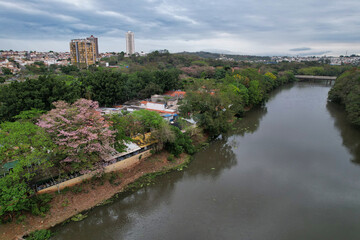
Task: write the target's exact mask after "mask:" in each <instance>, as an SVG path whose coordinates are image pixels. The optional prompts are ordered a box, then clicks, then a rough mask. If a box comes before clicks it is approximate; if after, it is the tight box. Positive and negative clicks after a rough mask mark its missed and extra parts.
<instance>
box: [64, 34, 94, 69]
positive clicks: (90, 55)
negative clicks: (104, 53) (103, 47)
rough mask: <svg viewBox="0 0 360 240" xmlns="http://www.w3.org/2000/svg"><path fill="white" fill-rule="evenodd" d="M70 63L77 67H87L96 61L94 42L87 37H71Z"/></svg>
mask: <svg viewBox="0 0 360 240" xmlns="http://www.w3.org/2000/svg"><path fill="white" fill-rule="evenodd" d="M70 56H71V63H72V64H74V65H77V66H78V67H89V66H90V65H93V64H95V62H96V47H95V42H94V41H92V40H87V39H73V40H71V42H70Z"/></svg>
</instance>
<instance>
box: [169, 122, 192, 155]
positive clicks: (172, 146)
mask: <svg viewBox="0 0 360 240" xmlns="http://www.w3.org/2000/svg"><path fill="white" fill-rule="evenodd" d="M171 130H172V131H173V132H175V141H173V142H167V143H166V144H165V149H166V150H167V151H169V152H170V153H171V154H172V155H175V157H178V156H179V155H180V154H181V153H183V152H186V153H188V154H194V153H195V147H194V145H193V144H192V140H191V138H190V136H189V135H187V134H184V133H182V132H181V131H180V129H178V128H176V127H172V128H171Z"/></svg>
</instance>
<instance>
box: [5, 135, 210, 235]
mask: <svg viewBox="0 0 360 240" xmlns="http://www.w3.org/2000/svg"><path fill="white" fill-rule="evenodd" d="M206 140H207V138H206V137H205V136H202V137H198V139H196V140H195V144H196V145H201V143H203V142H205V141H206ZM168 156H169V154H168V153H167V152H165V151H163V152H160V153H157V154H154V155H152V156H151V157H149V158H146V159H142V160H140V161H139V163H138V164H137V165H135V166H133V167H131V168H127V169H124V170H120V171H117V172H112V173H108V174H106V175H104V176H103V177H101V178H95V179H92V180H89V181H84V182H83V183H81V184H79V185H76V186H74V187H72V188H68V189H64V190H63V191H61V193H60V194H58V193H53V194H52V195H53V196H54V198H53V199H52V201H51V203H50V205H51V209H50V211H49V212H48V213H47V214H46V216H44V217H41V216H33V215H31V214H26V215H25V216H26V217H25V219H24V220H23V221H22V222H21V223H19V222H17V221H16V220H14V221H13V222H11V223H8V224H4V225H0V232H1V235H0V236H1V237H0V238H1V239H3V240H12V239H21V237H22V236H24V235H27V234H29V233H30V232H33V231H36V230H40V229H49V228H51V227H54V226H55V225H57V224H60V223H63V222H66V221H67V220H69V219H71V218H72V217H74V216H76V215H77V214H79V213H84V212H85V211H87V210H90V209H91V208H93V207H96V206H98V205H101V204H104V203H107V202H108V200H109V199H111V198H113V197H115V196H116V195H117V194H119V193H123V192H127V191H131V190H132V189H137V188H139V187H142V186H144V185H142V184H143V183H141V182H142V180H144V178H142V177H145V178H146V176H149V178H154V177H156V176H157V175H161V174H164V173H166V172H169V171H172V170H181V169H182V168H183V166H185V165H187V164H188V163H189V162H190V158H191V156H189V155H187V154H184V153H183V154H181V155H180V157H179V158H175V159H174V161H172V162H169V161H168V160H167V158H168ZM138 180H139V183H140V184H136V183H137V181H138ZM145 180H146V181H147V183H146V184H148V183H149V179H145Z"/></svg>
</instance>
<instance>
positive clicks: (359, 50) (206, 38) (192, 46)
mask: <svg viewBox="0 0 360 240" xmlns="http://www.w3.org/2000/svg"><path fill="white" fill-rule="evenodd" d="M129 30H130V31H132V32H134V34H135V50H136V51H137V52H141V51H144V52H151V51H154V50H160V49H167V50H169V51H170V52H182V51H191V52H194V51H210V52H222V53H234V54H242V55H260V56H274V55H275V56H284V55H287V56H290V55H294V56H296V55H299V56H313V55H317V56H319V55H327V56H338V55H345V54H346V53H348V55H350V54H360V1H359V0H341V1H340V0H271V1H270V0H221V1H220V0H217V1H212V0H181V1H179V0H176V1H175V0H0V49H3V50H9V49H13V50H19V51H20V50H36V51H50V50H53V51H69V42H70V40H71V39H77V38H86V37H89V36H90V35H94V36H95V37H98V38H99V50H100V52H121V51H125V50H126V49H125V48H126V44H125V33H126V32H127V31H129Z"/></svg>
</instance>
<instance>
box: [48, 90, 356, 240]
mask: <svg viewBox="0 0 360 240" xmlns="http://www.w3.org/2000/svg"><path fill="white" fill-rule="evenodd" d="M329 90H330V86H328V85H326V84H325V83H324V84H322V83H295V84H293V85H287V86H285V87H282V88H280V89H278V90H276V91H274V92H273V93H272V94H271V96H270V99H269V101H268V102H267V103H266V104H265V106H263V107H259V108H257V109H253V110H252V111H250V112H249V113H247V114H246V117H244V119H243V120H242V121H241V122H240V123H239V124H238V125H237V126H236V128H235V129H234V130H233V131H232V132H231V133H229V134H228V135H227V136H222V137H219V138H218V139H216V140H215V141H213V142H211V143H210V145H209V146H208V147H207V148H205V149H204V150H202V151H200V152H198V153H197V154H196V155H195V156H194V160H193V162H192V163H191V164H190V165H189V167H188V168H187V169H186V170H185V171H183V172H174V173H170V174H167V175H165V176H162V177H159V178H157V179H156V182H155V184H154V185H151V186H148V187H146V188H143V189H141V190H139V191H137V192H135V193H133V194H130V195H128V196H126V197H124V198H122V199H118V200H117V201H115V202H114V203H112V204H109V205H105V206H101V207H97V208H95V209H93V210H91V211H90V212H89V217H88V218H86V219H85V220H83V221H81V222H72V223H68V224H65V225H64V226H60V227H57V228H56V229H55V230H56V231H57V234H56V235H55V237H53V239H56V240H60V239H63V240H65V239H66V240H70V239H71V240H72V239H76V240H89V239H114V240H118V239H154V240H155V239H156V240H158V239H172V240H175V239H206V240H209V239H244V240H250V239H251V240H282V239H284V240H285V239H291V240H298V239H299V240H304V239H306V240H310V239H316V240H319V239H347V240H351V239H356V240H358V239H360V166H359V165H358V162H360V131H359V130H358V129H356V128H354V127H353V126H351V125H350V124H349V123H348V122H347V121H346V118H345V112H344V110H343V109H342V107H341V106H337V105H334V104H332V103H328V102H327V93H328V91H329Z"/></svg>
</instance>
